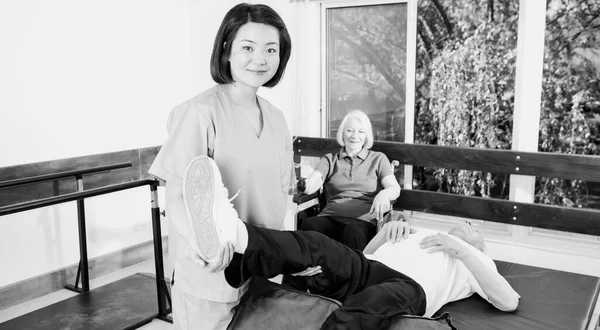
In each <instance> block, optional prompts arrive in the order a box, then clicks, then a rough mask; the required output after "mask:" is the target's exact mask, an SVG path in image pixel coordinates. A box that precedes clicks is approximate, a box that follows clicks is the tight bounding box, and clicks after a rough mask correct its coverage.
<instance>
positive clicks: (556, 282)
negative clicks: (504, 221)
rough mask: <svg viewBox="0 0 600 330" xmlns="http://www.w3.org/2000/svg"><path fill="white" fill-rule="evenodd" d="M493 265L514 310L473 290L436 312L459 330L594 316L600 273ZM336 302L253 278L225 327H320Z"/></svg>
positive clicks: (555, 325) (517, 328)
mask: <svg viewBox="0 0 600 330" xmlns="http://www.w3.org/2000/svg"><path fill="white" fill-rule="evenodd" d="M496 264H497V266H498V271H499V272H500V273H501V274H502V275H503V276H504V277H505V278H506V279H507V280H508V282H509V283H510V284H511V285H512V286H513V288H514V289H515V290H516V291H517V292H518V293H519V294H520V295H521V300H520V302H519V308H518V309H517V311H515V312H513V313H504V312H501V311H499V310H497V309H495V308H494V307H493V306H492V305H490V304H489V303H487V302H486V301H485V300H483V299H482V298H480V297H479V296H478V295H477V294H475V295H473V296H471V297H469V298H467V299H464V300H461V301H456V302H453V303H450V304H448V305H446V306H444V307H443V308H442V309H441V310H440V311H439V312H438V313H436V315H441V314H442V313H445V312H448V313H450V316H451V320H452V324H453V325H454V326H455V327H456V328H457V329H459V330H482V329H486V330H487V329H489V330H493V329H502V330H506V329H511V330H538V329H539V330H585V329H587V328H588V326H589V325H590V322H592V321H596V320H592V315H593V312H594V308H595V305H596V300H597V298H598V292H599V290H600V278H597V277H593V276H587V275H581V274H575V273H569V272H563V271H558V270H551V269H545V268H539V267H532V266H526V265H521V264H515V263H509V262H503V261H496ZM338 307H339V303H338V302H336V301H334V300H331V299H326V298H323V297H319V296H316V295H311V294H308V293H298V292H296V291H294V290H291V289H288V288H286V287H283V286H280V285H279V284H276V283H272V282H269V281H266V280H257V281H255V282H253V283H252V285H251V286H250V290H249V291H248V294H246V295H244V298H243V299H242V301H241V304H240V305H239V306H238V308H237V311H236V314H235V317H234V320H233V321H232V324H230V327H229V329H257V328H261V329H318V328H319V324H321V322H323V320H324V319H325V318H326V317H327V315H329V314H330V313H331V312H332V311H333V310H335V309H337V308H338ZM393 328H394V329H396V328H397V327H393ZM427 329H430V328H429V327H427Z"/></svg>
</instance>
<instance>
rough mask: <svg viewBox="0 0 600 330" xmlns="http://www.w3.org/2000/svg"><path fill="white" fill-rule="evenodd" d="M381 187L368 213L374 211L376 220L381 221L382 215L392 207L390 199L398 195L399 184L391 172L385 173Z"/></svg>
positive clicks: (394, 198)
mask: <svg viewBox="0 0 600 330" xmlns="http://www.w3.org/2000/svg"><path fill="white" fill-rule="evenodd" d="M381 185H382V186H383V189H382V190H381V191H380V192H379V193H378V194H377V195H376V196H375V198H374V199H373V205H371V210H370V211H369V212H370V213H375V214H376V216H377V220H378V221H381V220H382V219H383V215H384V214H385V213H386V212H387V211H389V210H391V209H392V205H391V201H393V200H396V199H397V198H398V197H399V196H400V185H399V184H398V181H396V177H394V175H393V174H391V175H387V176H385V177H383V178H382V179H381Z"/></svg>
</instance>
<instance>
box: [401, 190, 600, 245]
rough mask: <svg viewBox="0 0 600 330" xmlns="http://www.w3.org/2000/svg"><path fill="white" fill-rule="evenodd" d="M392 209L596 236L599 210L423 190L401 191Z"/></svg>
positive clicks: (598, 231)
mask: <svg viewBox="0 0 600 330" xmlns="http://www.w3.org/2000/svg"><path fill="white" fill-rule="evenodd" d="M394 209H398V210H412V211H417V212H425V213H434V214H441V215H451V216H456V217H463V218H470V219H477V220H486V221H492V222H499V223H506V224H510V225H519V226H527V227H537V228H545V229H552V230H559V231H565V232H572V233H579V234H587V235H595V236H600V211H596V210H591V209H578V208H565V207H559V206H552V205H543V204H530V203H518V202H512V201H507V200H501V199H491V198H481V197H471V196H462V195H455V194H447V193H439V192H433V191H423V190H403V191H402V194H400V198H399V199H398V201H396V203H395V204H394Z"/></svg>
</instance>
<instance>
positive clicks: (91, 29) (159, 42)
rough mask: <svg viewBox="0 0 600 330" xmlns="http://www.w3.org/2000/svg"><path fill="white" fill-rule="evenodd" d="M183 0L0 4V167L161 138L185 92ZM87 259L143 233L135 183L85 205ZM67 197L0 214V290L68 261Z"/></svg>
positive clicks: (73, 246)
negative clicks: (44, 205)
mask: <svg viewBox="0 0 600 330" xmlns="http://www.w3.org/2000/svg"><path fill="white" fill-rule="evenodd" d="M190 40H191V27H190V15H189V4H188V1H183V0H176V1H173V0H153V1H149V0H129V1H118V0H107V1H81V0H54V1H35V0H12V1H2V2H0V45H1V46H0V47H1V49H2V50H1V51H0V91H1V94H2V97H0V123H1V124H2V125H1V127H2V129H0V167H2V166H9V165H16V164H24V163H30V162H38V161H46V160H53V159H60V158H66V157H75V156H83V155H90V154H95V153H103V152H112V151H117V150H126V149H132V148H138V147H147V146H154V145H160V144H162V142H163V140H164V138H165V120H166V118H167V115H168V111H169V110H170V109H171V108H172V107H173V106H174V105H175V104H177V103H179V102H182V101H183V100H185V99H186V98H189V97H190V96H191V95H193V93H194V91H193V84H192V77H193V75H192V74H193V72H192V52H191V49H190V47H191V46H190ZM86 211H87V212H86V214H87V225H88V244H89V256H90V258H93V257H95V256H99V255H103V254H106V253H109V252H112V251H116V250H120V249H123V248H125V247H127V246H131V245H135V244H137V243H140V242H144V241H147V240H149V239H151V238H152V231H151V223H150V197H149V189H148V188H147V187H143V188H137V189H133V190H129V191H124V192H119V193H114V194H111V195H106V196H102V197H96V198H92V199H89V200H87V201H86ZM77 242H78V241H77V225H76V208H75V204H74V203H68V204H63V205H60V206H56V207H49V208H44V209H39V210H33V211H28V212H24V213H19V214H15V215H9V216H4V217H1V218H0V264H1V265H3V266H2V269H3V270H4V271H2V272H0V287H2V286H5V285H8V284H11V283H14V282H17V281H20V280H23V279H26V278H30V277H33V276H36V275H40V274H43V273H46V272H51V271H53V270H56V269H59V268H62V267H64V266H67V265H71V264H75V263H76V262H78V260H79V251H78V243H77Z"/></svg>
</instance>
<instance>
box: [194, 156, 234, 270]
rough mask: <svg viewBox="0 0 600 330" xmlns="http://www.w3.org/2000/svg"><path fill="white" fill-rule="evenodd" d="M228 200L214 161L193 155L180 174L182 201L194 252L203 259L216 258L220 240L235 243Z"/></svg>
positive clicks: (220, 243)
mask: <svg viewBox="0 0 600 330" xmlns="http://www.w3.org/2000/svg"><path fill="white" fill-rule="evenodd" d="M236 196H237V194H236ZM233 198H235V196H234V197H233ZM233 198H232V199H231V200H233ZM231 200H230V199H229V198H228V192H227V189H226V188H225V186H224V185H223V181H222V180H221V173H220V172H219V168H218V167H217V164H216V163H215V162H214V160H212V159H211V158H210V157H207V156H199V157H196V158H194V159H193V160H192V161H191V162H190V164H189V165H188V167H187V169H186V170H185V174H184V177H183V201H184V204H185V209H186V211H187V215H188V218H189V220H190V221H191V224H192V225H191V228H192V231H193V233H192V236H193V237H194V238H195V242H196V246H197V247H198V249H199V251H198V253H199V254H200V257H202V259H204V260H205V261H207V262H210V261H211V260H215V259H216V258H217V253H218V252H219V248H220V246H221V245H223V243H225V242H232V243H235V239H236V234H237V231H236V230H237V223H236V222H235V221H240V220H239V218H238V214H237V212H236V211H235V209H234V208H233V205H232V204H231Z"/></svg>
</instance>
